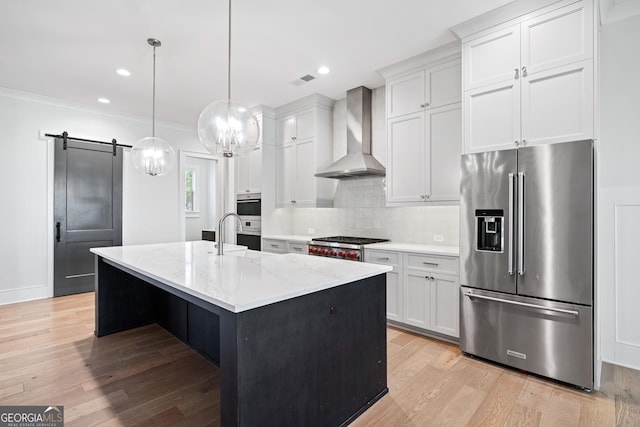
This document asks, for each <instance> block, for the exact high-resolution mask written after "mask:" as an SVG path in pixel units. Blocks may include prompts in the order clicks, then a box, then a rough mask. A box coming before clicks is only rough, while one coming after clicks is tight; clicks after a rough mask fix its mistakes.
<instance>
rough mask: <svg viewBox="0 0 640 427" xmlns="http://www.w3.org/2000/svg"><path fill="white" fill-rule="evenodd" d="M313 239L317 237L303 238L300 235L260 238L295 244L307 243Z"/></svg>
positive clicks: (277, 235)
mask: <svg viewBox="0 0 640 427" xmlns="http://www.w3.org/2000/svg"><path fill="white" fill-rule="evenodd" d="M314 237H317V236H303V235H300V234H274V235H271V236H262V238H263V239H272V240H287V241H289V242H296V243H307V242H308V241H310V240H311V239H313V238H314Z"/></svg>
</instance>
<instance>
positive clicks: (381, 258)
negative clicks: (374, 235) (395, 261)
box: [378, 256, 389, 261]
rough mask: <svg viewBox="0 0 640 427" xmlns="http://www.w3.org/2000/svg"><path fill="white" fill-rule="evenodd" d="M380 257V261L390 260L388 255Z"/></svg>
mask: <svg viewBox="0 0 640 427" xmlns="http://www.w3.org/2000/svg"><path fill="white" fill-rule="evenodd" d="M378 259H379V260H380V261H389V257H388V256H380V257H378Z"/></svg>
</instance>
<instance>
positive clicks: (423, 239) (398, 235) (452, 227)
mask: <svg viewBox="0 0 640 427" xmlns="http://www.w3.org/2000/svg"><path fill="white" fill-rule="evenodd" d="M384 182H385V179H384V178H381V177H373V178H363V179H354V180H341V181H340V182H339V184H338V187H337V189H336V195H335V199H334V206H335V207H334V208H332V209H326V208H317V209H313V208H306V209H301V208H296V209H281V210H282V211H288V212H286V213H285V212H281V213H282V214H283V216H289V218H288V221H290V222H289V225H290V227H291V230H290V233H291V234H300V235H307V234H310V233H309V229H313V235H314V236H328V235H337V234H342V235H350V236H361V237H379V238H386V239H390V240H392V241H396V242H404V243H423V244H433V245H458V218H459V216H458V211H459V209H458V206H426V207H423V206H418V207H413V206H411V207H397V208H396V207H394V208H390V207H386V206H385V203H386V202H385V192H384ZM287 214H288V215H287ZM283 219H284V218H283ZM285 221H286V220H285ZM434 236H441V237H442V241H434Z"/></svg>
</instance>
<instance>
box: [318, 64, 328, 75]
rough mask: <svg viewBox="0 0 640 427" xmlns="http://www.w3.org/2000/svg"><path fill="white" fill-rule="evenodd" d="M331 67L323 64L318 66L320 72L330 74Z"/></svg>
mask: <svg viewBox="0 0 640 427" xmlns="http://www.w3.org/2000/svg"><path fill="white" fill-rule="evenodd" d="M329 71H330V70H329V67H325V66H322V67H320V68H318V74H329Z"/></svg>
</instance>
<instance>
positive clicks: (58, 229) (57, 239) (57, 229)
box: [56, 221, 60, 242]
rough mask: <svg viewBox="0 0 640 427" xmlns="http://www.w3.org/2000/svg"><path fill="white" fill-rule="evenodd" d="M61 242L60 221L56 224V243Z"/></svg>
mask: <svg viewBox="0 0 640 427" xmlns="http://www.w3.org/2000/svg"><path fill="white" fill-rule="evenodd" d="M59 241H60V221H58V222H56V242H59Z"/></svg>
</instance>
